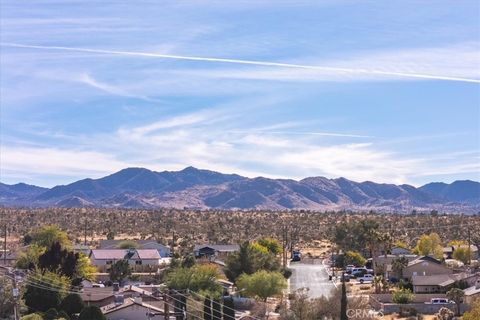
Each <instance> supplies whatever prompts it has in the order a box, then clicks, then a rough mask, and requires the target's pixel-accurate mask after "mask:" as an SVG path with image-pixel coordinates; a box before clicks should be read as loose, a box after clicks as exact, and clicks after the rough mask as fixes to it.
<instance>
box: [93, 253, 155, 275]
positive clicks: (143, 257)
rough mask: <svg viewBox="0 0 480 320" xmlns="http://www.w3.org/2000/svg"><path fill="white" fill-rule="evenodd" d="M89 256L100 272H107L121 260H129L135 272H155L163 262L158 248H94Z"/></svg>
mask: <svg viewBox="0 0 480 320" xmlns="http://www.w3.org/2000/svg"><path fill="white" fill-rule="evenodd" d="M89 257H90V260H91V261H92V264H93V265H94V266H96V267H97V269H98V270H99V272H107V271H108V270H109V269H110V266H111V265H112V264H114V263H115V262H117V261H119V260H128V263H129V264H130V266H132V268H133V270H134V272H154V271H156V270H158V268H160V266H161V265H162V263H163V261H162V258H161V257H160V254H159V253H158V251H157V250H156V249H93V250H91V252H90V255H89Z"/></svg>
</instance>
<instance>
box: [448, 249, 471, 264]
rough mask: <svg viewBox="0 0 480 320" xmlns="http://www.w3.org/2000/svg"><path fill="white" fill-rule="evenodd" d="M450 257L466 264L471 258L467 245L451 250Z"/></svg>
mask: <svg viewBox="0 0 480 320" xmlns="http://www.w3.org/2000/svg"><path fill="white" fill-rule="evenodd" d="M452 257H453V258H454V259H456V260H459V261H462V262H463V264H468V263H469V262H470V260H471V259H473V255H472V252H471V250H470V249H469V248H468V245H467V246H466V247H457V248H456V249H455V250H454V251H453V255H452Z"/></svg>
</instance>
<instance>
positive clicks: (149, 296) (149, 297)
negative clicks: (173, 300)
mask: <svg viewBox="0 0 480 320" xmlns="http://www.w3.org/2000/svg"><path fill="white" fill-rule="evenodd" d="M155 289H156V288H155V287H151V286H150V287H146V288H144V287H137V286H127V287H120V288H119V289H118V291H115V290H114V288H113V287H105V288H99V287H88V288H85V287H84V288H83V289H82V292H81V293H80V297H81V298H82V300H83V302H84V303H85V304H89V305H92V306H97V307H99V308H101V307H104V306H107V305H110V304H113V303H118V302H119V301H123V300H124V299H128V298H139V297H140V298H142V299H143V300H142V301H144V302H146V303H148V304H150V305H153V306H157V307H159V306H160V307H161V306H163V302H162V301H159V295H158V290H155Z"/></svg>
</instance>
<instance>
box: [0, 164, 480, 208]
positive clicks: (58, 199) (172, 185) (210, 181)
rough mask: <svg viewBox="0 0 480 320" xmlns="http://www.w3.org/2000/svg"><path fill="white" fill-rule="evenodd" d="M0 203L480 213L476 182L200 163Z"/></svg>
mask: <svg viewBox="0 0 480 320" xmlns="http://www.w3.org/2000/svg"><path fill="white" fill-rule="evenodd" d="M0 205H3V206H30V207H42V206H61V207H79V206H88V207H115V208H117V207H124V208H159V207H175V208H184V207H192V208H203V209H208V208H219V209H271V210H290V209H294V210H298V209H306V210H319V211H323V210H377V211H387V212H393V211H395V212H410V211H411V210H413V209H416V210H417V211H418V210H428V211H429V210H432V209H435V210H438V211H441V212H442V211H448V212H466V213H476V212H479V211H480V183H479V182H476V181H471V180H460V181H455V182H453V183H451V184H447V183H443V182H440V183H438V182H435V183H430V184H426V185H424V186H422V187H419V188H415V187H414V186H410V185H405V184H403V185H395V184H388V183H375V182H372V181H364V182H355V181H352V180H348V179H346V178H344V177H339V178H336V179H328V178H325V177H307V178H305V179H302V180H300V181H296V180H292V179H270V178H265V177H256V178H247V177H242V176H240V175H236V174H223V173H220V172H216V171H210V170H203V169H198V168H195V167H193V166H189V167H186V168H184V169H182V170H180V171H162V172H156V171H152V170H149V169H146V168H141V167H130V168H125V169H122V170H120V171H118V172H115V173H112V174H110V175H108V176H105V177H103V178H99V179H91V178H86V179H82V180H78V181H76V182H73V183H71V184H68V185H64V186H56V187H53V188H51V189H47V188H40V187H36V186H30V185H27V184H25V183H18V184H16V185H6V184H2V183H0Z"/></svg>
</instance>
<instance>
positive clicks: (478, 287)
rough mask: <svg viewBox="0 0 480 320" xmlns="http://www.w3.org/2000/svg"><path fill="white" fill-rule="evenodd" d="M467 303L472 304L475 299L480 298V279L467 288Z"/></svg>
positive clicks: (465, 291)
mask: <svg viewBox="0 0 480 320" xmlns="http://www.w3.org/2000/svg"><path fill="white" fill-rule="evenodd" d="M463 292H464V293H465V297H464V299H465V303H468V304H472V303H473V301H475V300H478V299H480V279H477V281H476V282H475V284H474V285H473V286H471V287H469V288H467V289H465V290H463Z"/></svg>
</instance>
